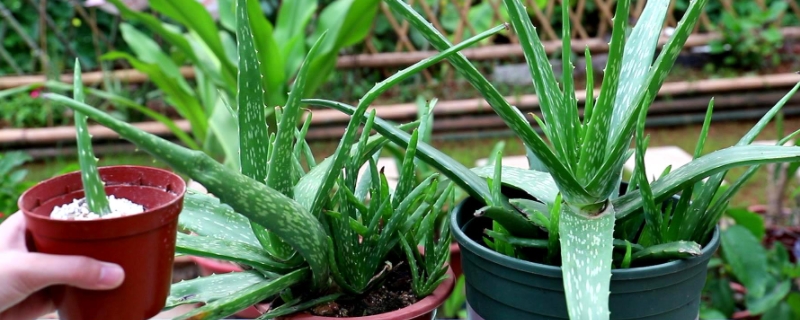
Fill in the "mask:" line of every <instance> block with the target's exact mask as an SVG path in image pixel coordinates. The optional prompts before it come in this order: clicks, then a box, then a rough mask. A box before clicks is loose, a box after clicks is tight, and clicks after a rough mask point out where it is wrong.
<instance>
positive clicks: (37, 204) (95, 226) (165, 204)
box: [19, 166, 186, 320]
mask: <svg viewBox="0 0 800 320" xmlns="http://www.w3.org/2000/svg"><path fill="white" fill-rule="evenodd" d="M99 172H100V177H101V179H102V180H103V181H104V182H105V183H106V186H105V191H106V193H107V194H108V195H114V196H116V197H118V198H126V199H129V200H131V201H132V202H134V203H138V204H140V205H143V206H144V207H145V212H144V213H141V214H136V215H131V216H126V217H120V218H111V219H102V220H89V221H80V220H72V221H69V220H54V219H50V217H49V216H50V212H51V211H52V210H53V207H55V206H60V205H64V204H66V203H69V202H72V200H74V199H79V198H83V197H84V193H83V184H82V182H81V176H80V172H73V173H69V174H65V175H62V176H58V177H55V178H52V179H49V180H45V181H43V182H40V183H39V184H37V185H36V186H34V187H32V188H31V189H29V190H28V191H26V192H25V193H23V194H22V196H21V197H20V198H19V207H20V210H21V211H22V212H23V214H24V215H25V223H26V225H27V228H28V233H29V235H30V237H29V239H30V240H29V243H28V246H29V247H30V248H31V249H32V250H34V251H37V252H42V253H48V254H57V255H80V256H87V257H91V258H94V259H97V260H100V261H106V262H111V263H116V264H118V265H120V266H121V267H122V268H123V269H124V270H125V281H124V282H123V283H122V285H121V286H119V287H118V288H116V289H113V290H106V291H91V290H83V289H79V288H76V287H70V286H54V287H51V288H50V290H51V294H52V295H53V297H54V302H55V304H56V308H57V309H58V312H59V318H60V319H62V320H74V319H81V320H93V319H98V320H100V319H116V320H127V319H130V320H141V319H149V318H152V317H153V316H155V315H157V314H158V313H159V312H160V311H161V309H163V308H164V304H165V302H166V298H167V295H168V294H169V289H170V284H171V280H172V263H173V259H174V257H175V237H176V233H177V223H178V214H179V213H180V212H181V210H182V209H183V195H184V193H185V191H186V184H185V182H184V181H183V179H182V178H181V177H180V176H178V175H176V174H174V173H171V172H169V171H165V170H161V169H156V168H150V167H139V166H112V167H102V168H99ZM32 267H33V266H32Z"/></svg>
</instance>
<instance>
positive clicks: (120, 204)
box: [50, 195, 144, 220]
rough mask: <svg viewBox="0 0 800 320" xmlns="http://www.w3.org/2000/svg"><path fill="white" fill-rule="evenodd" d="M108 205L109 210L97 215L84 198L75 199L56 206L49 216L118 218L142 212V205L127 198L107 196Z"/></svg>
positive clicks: (81, 218)
mask: <svg viewBox="0 0 800 320" xmlns="http://www.w3.org/2000/svg"><path fill="white" fill-rule="evenodd" d="M108 207H109V209H111V212H109V213H107V214H104V215H102V216H101V215H99V214H97V213H94V212H92V211H91V210H89V203H88V202H86V198H81V199H75V200H73V201H72V202H71V203H67V204H65V205H63V206H56V207H54V208H53V211H52V212H51V213H50V218H52V219H57V220H98V219H109V218H119V217H124V216H129V215H134V214H139V213H142V212H144V206H142V205H140V204H136V203H133V202H131V201H130V200H128V199H124V198H117V197H115V196H113V195H110V196H108Z"/></svg>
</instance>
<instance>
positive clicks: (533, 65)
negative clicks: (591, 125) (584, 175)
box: [504, 0, 576, 172]
mask: <svg viewBox="0 0 800 320" xmlns="http://www.w3.org/2000/svg"><path fill="white" fill-rule="evenodd" d="M504 3H505V6H506V9H507V10H508V13H509V17H510V18H511V25H512V26H514V30H515V31H516V33H517V34H518V35H519V37H520V39H523V40H522V41H520V44H521V45H522V52H523V53H524V54H525V60H526V61H527V63H528V68H529V69H530V73H531V75H532V78H533V84H534V87H535V89H536V96H537V97H538V98H539V104H540V108H541V110H542V116H543V117H544V121H545V123H546V124H547V129H546V130H545V132H546V133H547V136H548V138H550V141H551V142H552V143H553V147H554V149H555V151H556V154H558V159H563V160H564V161H568V160H569V159H571V157H570V156H571V155H572V151H571V150H568V148H569V147H572V146H574V144H573V143H572V141H568V139H571V136H570V133H572V132H573V130H575V129H576V128H573V127H572V126H573V123H572V122H567V120H572V119H566V117H564V116H563V115H561V114H559V111H560V110H564V108H561V107H560V106H562V103H563V102H564V99H563V98H564V96H563V95H562V93H561V91H560V90H559V89H558V83H556V79H555V75H554V74H553V68H552V65H551V64H550V60H548V58H547V54H546V53H545V51H544V46H543V45H542V43H541V40H539V36H538V35H537V34H536V31H535V29H534V27H533V24H532V23H531V21H530V18H529V17H528V13H527V11H526V10H525V8H524V7H523V6H522V4H521V3H520V2H519V1H516V0H514V1H511V0H509V1H504ZM565 23H569V22H565ZM566 41H567V43H568V42H569V40H566ZM562 46H563V44H562ZM564 50H569V49H568V48H567V49H564ZM563 64H564V69H570V72H571V71H572V70H571V66H570V65H569V62H564V63H563ZM565 72H566V71H565ZM567 108H569V107H567ZM555 128H558V129H560V130H555ZM543 129H544V128H543ZM562 132H563V133H562ZM529 147H531V149H533V150H534V151H538V150H536V149H535V148H534V147H533V146H529ZM568 163H569V162H568ZM564 167H566V169H567V172H570V168H569V164H565V165H564Z"/></svg>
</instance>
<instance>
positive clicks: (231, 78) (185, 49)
mask: <svg viewBox="0 0 800 320" xmlns="http://www.w3.org/2000/svg"><path fill="white" fill-rule="evenodd" d="M161 1H166V0H161ZM108 2H110V3H111V4H113V5H114V6H115V7H116V8H117V9H118V10H119V12H120V16H121V17H123V18H125V19H128V20H131V21H138V22H141V23H142V24H144V25H145V26H146V27H147V28H148V29H150V30H151V31H152V32H154V33H155V34H158V35H159V36H161V37H162V38H163V39H164V40H166V41H167V42H169V43H170V44H172V45H173V46H175V47H177V50H179V51H180V52H182V53H183V54H185V55H186V56H187V57H188V58H189V59H190V60H192V62H194V64H195V65H196V66H198V67H200V68H201V69H203V70H204V71H205V72H206V73H209V74H210V73H213V71H212V70H211V69H210V68H209V67H208V66H206V65H204V64H203V63H202V61H200V60H199V59H198V58H197V56H196V55H195V53H194V50H193V49H192V47H191V45H190V44H189V42H188V41H186V39H185V38H184V37H183V35H182V34H179V33H177V32H174V31H172V30H170V29H169V28H167V27H165V26H164V24H163V23H162V22H161V21H160V20H159V19H157V18H156V17H154V16H152V15H150V14H147V13H144V12H139V11H134V10H131V9H130V8H128V7H127V6H126V5H125V4H124V3H123V2H122V1H120V0H109V1H108ZM137 69H138V68H137ZM222 77H223V81H225V83H227V84H228V87H235V86H236V71H235V69H233V68H231V69H230V70H228V69H225V70H223V73H222Z"/></svg>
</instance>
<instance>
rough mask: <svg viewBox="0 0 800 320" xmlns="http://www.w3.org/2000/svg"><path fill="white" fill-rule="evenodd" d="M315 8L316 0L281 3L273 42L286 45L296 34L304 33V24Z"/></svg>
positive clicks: (306, 23) (296, 0) (309, 18)
mask: <svg viewBox="0 0 800 320" xmlns="http://www.w3.org/2000/svg"><path fill="white" fill-rule="evenodd" d="M316 10H317V1H316V0H294V1H285V2H283V3H281V7H280V9H279V10H278V20H277V22H276V23H275V33H274V37H275V42H277V43H281V44H284V46H285V45H287V44H289V40H290V39H291V38H293V37H295V36H296V35H304V34H305V31H306V25H308V22H309V20H311V17H312V16H313V15H314V12H315V11H316Z"/></svg>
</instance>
